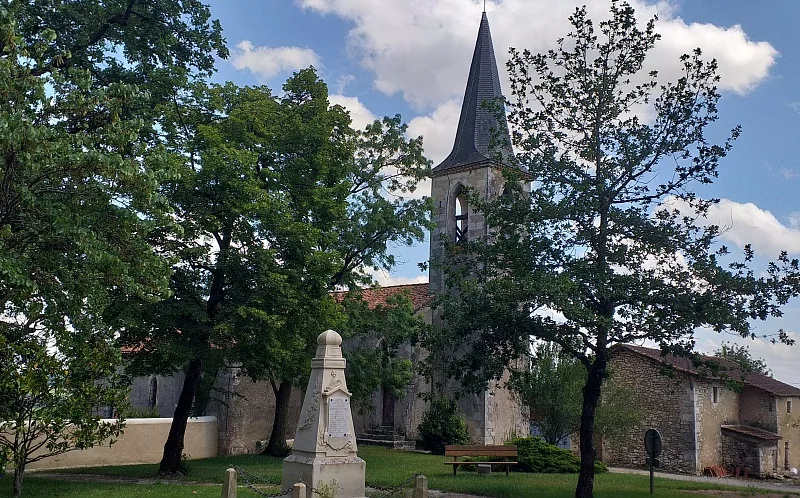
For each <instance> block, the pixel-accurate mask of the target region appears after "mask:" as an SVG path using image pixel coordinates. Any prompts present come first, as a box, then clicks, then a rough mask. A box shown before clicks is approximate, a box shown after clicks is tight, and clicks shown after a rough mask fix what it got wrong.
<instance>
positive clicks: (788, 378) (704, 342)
mask: <svg viewBox="0 0 800 498" xmlns="http://www.w3.org/2000/svg"><path fill="white" fill-rule="evenodd" d="M789 337H790V338H793V339H795V340H796V341H797V340H800V337H798V334H796V333H794V332H789ZM696 338H697V351H699V352H701V353H703V354H709V355H710V354H713V353H714V352H715V351H718V350H719V349H721V348H722V342H733V343H736V344H739V345H741V346H747V347H748V348H749V349H750V354H751V355H752V356H753V357H754V358H762V359H764V361H765V362H766V363H767V367H769V369H770V370H771V371H772V376H773V377H774V378H776V379H777V380H780V381H781V382H785V383H787V384H791V385H794V386H797V387H800V382H799V381H798V370H797V358H798V355H800V344H795V345H794V346H787V345H786V344H781V343H777V344H773V343H772V342H771V341H769V340H767V339H763V338H756V339H743V338H741V337H737V336H731V335H720V334H718V333H716V332H711V331H700V332H698V333H697V334H696Z"/></svg>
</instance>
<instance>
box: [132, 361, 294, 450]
mask: <svg viewBox="0 0 800 498" xmlns="http://www.w3.org/2000/svg"><path fill="white" fill-rule="evenodd" d="M153 378H155V379H156V384H155V385H156V386H157V387H156V389H157V391H156V398H157V403H156V406H155V408H156V409H157V411H158V415H159V416H161V417H172V414H173V413H174V411H175V406H176V405H177V403H178V397H179V396H180V392H181V388H182V386H183V375H182V374H176V375H174V376H169V377H164V376H158V377H137V378H134V379H133V384H132V388H131V395H130V401H131V405H132V406H134V407H135V408H138V409H148V408H153V406H152V404H151V401H152V400H151V394H152V386H153V380H152V379H153ZM216 388H217V389H216V391H215V392H214V393H212V397H213V398H214V400H213V401H212V402H211V403H210V404H209V406H208V407H207V408H206V413H205V414H206V415H213V416H215V417H217V420H218V426H217V427H218V432H219V434H218V439H217V447H218V449H219V454H220V455H241V454H246V453H254V452H256V443H257V442H258V441H261V440H263V439H265V438H269V435H270V433H271V431H272V423H273V421H274V417H275V395H274V392H273V390H272V386H271V385H270V383H269V382H253V381H252V380H250V379H249V378H248V377H246V376H244V375H243V374H242V373H241V371H240V370H239V369H238V368H230V369H225V370H223V371H221V372H220V373H219V374H218V376H217V380H216ZM301 403H302V399H301V395H300V392H299V390H298V389H295V390H293V391H292V394H291V398H290V406H289V419H288V420H289V423H288V426H287V434H290V435H291V434H293V433H294V430H295V428H296V426H297V419H298V418H299V415H300V405H301Z"/></svg>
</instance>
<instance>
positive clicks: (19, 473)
mask: <svg viewBox="0 0 800 498" xmlns="http://www.w3.org/2000/svg"><path fill="white" fill-rule="evenodd" d="M24 475H25V465H24V464H23V465H14V498H19V497H20V496H22V478H23V476H24Z"/></svg>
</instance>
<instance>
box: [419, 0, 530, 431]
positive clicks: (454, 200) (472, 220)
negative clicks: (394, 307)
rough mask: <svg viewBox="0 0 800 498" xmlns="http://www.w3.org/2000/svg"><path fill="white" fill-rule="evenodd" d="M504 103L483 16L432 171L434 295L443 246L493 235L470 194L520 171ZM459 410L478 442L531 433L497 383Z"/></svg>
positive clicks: (485, 192) (440, 284)
mask: <svg viewBox="0 0 800 498" xmlns="http://www.w3.org/2000/svg"><path fill="white" fill-rule="evenodd" d="M502 99H503V94H502V90H501V87H500V75H499V73H498V71H497V61H496V59H495V55H494V47H493V46H492V35H491V33H490V32H489V20H488V18H487V17H486V12H485V11H484V13H483V16H482V18H481V24H480V28H479V30H478V40H477V42H476V44H475V52H474V53H473V54H472V65H471V66H470V70H469V79H468V80H467V89H466V92H465V93H464V102H463V104H462V106H461V116H460V118H459V120H458V130H457V131H456V137H455V143H454V144H453V150H452V151H451V152H450V155H449V156H447V158H446V159H445V160H444V161H442V162H441V164H439V165H438V166H436V167H435V168H433V170H432V171H431V199H432V200H433V204H434V221H435V222H436V228H435V229H433V230H432V231H431V249H430V261H431V266H430V269H429V275H430V277H429V278H430V280H429V282H430V283H429V286H430V287H429V290H430V293H431V294H440V293H442V292H444V291H445V287H444V276H443V274H442V271H441V269H440V268H438V267H437V261H441V258H442V257H443V256H444V246H443V243H444V242H445V241H450V242H454V243H459V242H463V241H469V240H478V239H480V238H482V237H485V236H487V235H488V227H487V224H486V220H485V217H484V216H483V214H482V213H479V212H476V211H474V210H473V208H472V207H470V205H469V199H468V197H469V196H468V191H469V190H471V191H472V192H474V193H477V194H478V195H480V196H483V198H484V199H487V200H491V199H494V198H496V197H498V196H500V195H502V192H503V190H504V189H505V187H506V185H505V183H506V178H505V177H504V176H503V170H506V169H514V170H518V171H519V170H521V168H520V166H519V164H518V163H517V161H516V159H515V158H514V152H513V151H512V149H511V145H510V144H511V140H510V135H509V132H508V123H507V122H506V119H505V115H504V114H502V113H500V115H498V114H499V113H498V112H497V111H496V109H497V108H498V107H497V106H498V105H500V103H501V102H503V100H502ZM522 173H523V175H522V176H523V185H522V188H523V190H524V191H525V192H527V193H529V192H530V181H528V180H527V179H528V175H527V174H526V172H525V171H524V170H522ZM432 322H433V325H434V326H437V325H438V324H440V323H441V322H440V319H439V318H438V317H437V313H435V312H434V316H433V317H432ZM458 405H459V409H460V410H461V412H462V413H463V414H464V416H465V418H466V421H467V427H468V428H469V431H470V437H471V439H472V440H473V441H476V442H478V443H481V444H503V442H504V441H505V438H506V437H507V436H508V435H509V434H527V432H528V430H529V429H528V426H527V424H528V421H527V416H526V415H525V413H524V411H525V409H524V407H522V406H521V405H520V404H519V402H518V401H517V399H516V397H514V396H513V395H512V393H510V392H509V391H508V390H507V389H505V388H503V387H501V386H500V385H498V384H494V383H493V384H492V385H491V386H490V387H489V389H487V390H486V391H485V392H484V393H483V394H480V395H470V396H465V397H462V398H461V399H460V400H459V401H458Z"/></svg>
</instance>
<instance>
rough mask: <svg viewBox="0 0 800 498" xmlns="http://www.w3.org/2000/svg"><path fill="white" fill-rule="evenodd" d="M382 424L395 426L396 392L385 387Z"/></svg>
mask: <svg viewBox="0 0 800 498" xmlns="http://www.w3.org/2000/svg"><path fill="white" fill-rule="evenodd" d="M381 425H384V426H390V427H394V394H392V392H391V391H390V390H389V389H387V388H385V387H384V388H383V417H381Z"/></svg>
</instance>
